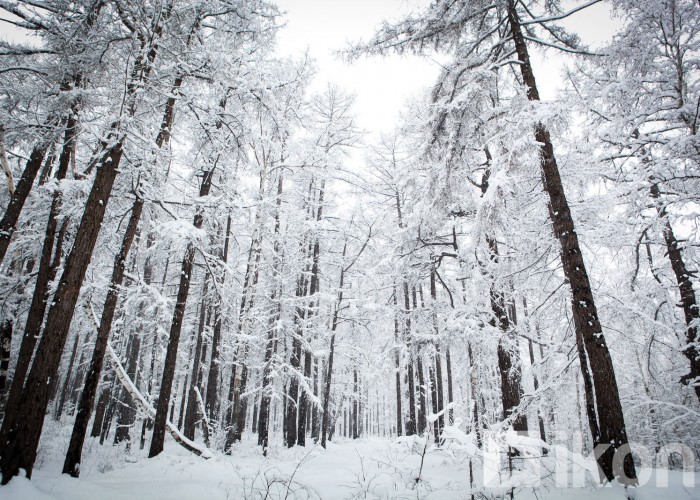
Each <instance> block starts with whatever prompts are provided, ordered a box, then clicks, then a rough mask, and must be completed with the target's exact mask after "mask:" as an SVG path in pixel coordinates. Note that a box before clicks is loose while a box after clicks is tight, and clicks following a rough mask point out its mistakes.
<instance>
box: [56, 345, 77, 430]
mask: <svg viewBox="0 0 700 500" xmlns="http://www.w3.org/2000/svg"><path fill="white" fill-rule="evenodd" d="M79 342H80V335H77V334H76V336H75V341H73V350H72V351H71V355H70V361H69V362H68V370H66V378H65V380H64V381H63V389H61V395H60V396H59V398H58V403H57V404H56V413H55V414H54V419H55V420H61V415H63V406H64V405H65V404H66V398H67V397H68V390H69V389H70V386H71V383H70V382H71V376H72V374H73V365H74V364H75V356H76V355H77V354H78V344H79Z"/></svg>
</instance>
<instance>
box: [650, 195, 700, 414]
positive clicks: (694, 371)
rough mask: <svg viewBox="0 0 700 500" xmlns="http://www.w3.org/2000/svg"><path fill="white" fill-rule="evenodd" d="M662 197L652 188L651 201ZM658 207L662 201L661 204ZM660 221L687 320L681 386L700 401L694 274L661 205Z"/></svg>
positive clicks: (699, 317) (697, 313) (698, 314)
mask: <svg viewBox="0 0 700 500" xmlns="http://www.w3.org/2000/svg"><path fill="white" fill-rule="evenodd" d="M660 196H661V193H660V192H659V186H658V184H656V183H654V184H652V185H651V197H652V198H653V199H655V200H658V199H659V197H660ZM657 203H658V201H657ZM657 211H658V213H659V217H661V218H663V229H662V232H663V235H664V240H665V242H666V253H667V254H668V259H669V260H670V261H671V268H672V269H673V274H674V276H675V277H676V283H678V290H679V291H680V296H681V304H680V305H681V307H682V308H683V315H684V317H685V324H686V330H685V337H686V341H687V345H686V346H685V347H684V348H683V355H684V356H685V357H686V358H688V361H689V363H690V369H689V371H688V373H687V374H685V375H683V377H682V378H681V383H683V384H688V385H690V386H691V387H693V388H694V389H695V395H696V397H697V398H698V401H700V348H699V347H698V322H700V311H698V305H697V300H696V297H695V290H694V289H693V282H692V281H691V280H690V274H691V273H690V271H688V268H687V267H686V265H685V260H683V254H682V252H681V249H680V248H679V246H678V240H677V239H676V235H675V233H674V232H673V228H672V227H671V223H670V222H669V220H668V218H667V215H668V214H667V213H666V208H665V207H663V206H661V205H660V204H658V205H657Z"/></svg>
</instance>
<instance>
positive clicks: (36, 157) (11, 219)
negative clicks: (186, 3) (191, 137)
mask: <svg viewBox="0 0 700 500" xmlns="http://www.w3.org/2000/svg"><path fill="white" fill-rule="evenodd" d="M103 5H104V2H93V3H92V5H91V6H90V7H89V8H88V10H87V12H86V13H85V14H86V15H85V21H84V23H85V24H84V25H83V26H82V27H81V29H80V30H79V32H78V33H76V34H75V35H76V36H87V35H88V34H89V33H90V31H91V30H92V28H93V27H94V25H95V22H96V21H97V18H98V16H99V13H100V11H101V9H102V7H103ZM151 55H152V57H150V56H151ZM153 58H155V53H153V54H149V61H150V62H151V63H152V62H153ZM134 74H136V73H132V75H134ZM82 85H83V74H82V73H81V72H80V71H77V72H74V73H72V74H70V76H68V77H67V78H66V79H65V80H63V81H62V82H61V84H60V91H61V92H65V93H66V95H70V92H71V91H74V90H75V89H77V88H80V87H81V86H82ZM132 90H135V88H132ZM77 115H78V102H76V101H73V102H72V103H71V106H70V111H69V113H68V116H67V118H66V119H65V121H64V120H62V119H59V118H57V117H56V116H52V117H49V118H48V119H47V120H46V125H47V128H48V129H51V128H53V127H55V126H56V125H60V126H61V127H63V126H65V132H64V133H65V140H64V142H63V151H62V153H61V154H62V155H63V154H67V157H68V156H70V151H72V152H73V154H75V153H74V149H73V146H74V138H75V135H76V134H77ZM69 137H70V139H69ZM53 142H54V138H51V137H49V138H45V139H42V140H41V141H40V142H39V144H37V145H36V146H35V147H34V148H33V149H32V152H31V154H30V155H29V159H28V160H27V163H26V166H25V168H24V171H23V172H22V177H21V178H20V180H19V182H18V183H17V186H16V188H15V191H14V193H13V194H12V196H11V197H10V203H9V204H8V206H7V209H6V210H5V215H4V216H3V218H2V220H0V265H1V264H2V262H3V260H4V258H5V254H6V253H7V249H8V247H9V246H10V241H11V239H12V234H13V233H14V231H15V228H16V226H17V221H18V220H19V216H20V214H21V212H22V208H23V207H24V203H25V201H26V200H27V197H28V196H29V192H30V191H31V189H32V185H33V184H34V179H35V178H36V176H37V174H38V172H39V169H40V168H41V166H42V163H43V161H44V157H45V156H46V155H47V153H48V154H49V157H50V159H51V161H50V162H47V165H49V166H50V164H51V163H52V162H53V158H51V157H52V156H53ZM66 148H69V149H66ZM66 167H67V164H66ZM117 167H118V165H117ZM44 170H45V171H48V169H47V168H45V169H44ZM46 175H48V174H46ZM64 175H65V171H64ZM57 177H58V175H57ZM43 181H45V175H44V172H42V179H40V182H42V183H43ZM107 198H109V196H107ZM55 199H56V196H55V195H54V200H55ZM106 203H107V201H106V200H105V205H106ZM51 242H52V243H53V239H51ZM85 258H86V259H87V258H88V257H87V255H86V256H85ZM40 298H41V299H42V300H44V294H42V295H41V296H40ZM41 320H43V315H42V317H41V318H40V320H39V321H40V322H41ZM21 382H22V383H24V379H22V380H21ZM20 389H22V387H20ZM3 470H4V469H3ZM28 474H29V472H28ZM3 484H4V483H3Z"/></svg>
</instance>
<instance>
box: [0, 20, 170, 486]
mask: <svg viewBox="0 0 700 500" xmlns="http://www.w3.org/2000/svg"><path fill="white" fill-rule="evenodd" d="M155 31H156V32H155V33H154V35H157V36H153V37H152V38H151V40H150V41H149V43H150V44H151V45H150V46H148V47H145V49H147V52H146V50H144V51H143V52H142V55H140V56H139V57H138V58H137V59H136V62H135V63H134V66H133V68H132V73H131V77H130V82H129V85H128V86H127V90H126V96H125V97H126V101H127V103H128V105H127V107H126V109H127V110H128V111H127V113H128V115H129V116H133V115H134V114H135V113H136V109H137V97H136V96H137V94H138V91H139V88H140V84H141V82H142V81H143V80H144V79H146V78H148V76H149V73H150V68H151V65H152V64H153V60H154V59H155V57H156V47H157V45H155V40H157V38H158V36H159V35H160V33H161V32H162V26H158V27H157V28H156V30H155ZM121 127H122V123H121V122H120V121H116V122H114V123H113V124H112V130H111V132H110V133H109V137H108V138H107V139H106V140H105V141H103V142H102V143H101V145H100V153H99V155H98V156H97V158H96V160H97V161H96V162H95V163H94V165H95V167H97V173H96V174H95V179H94V181H93V184H92V188H91V190H90V194H89V195H88V199H87V201H86V203H85V209H84V212H83V217H82V219H81V221H80V225H79V226H78V230H77V231H76V236H75V240H74V242H73V248H72V249H71V251H70V253H69V254H68V257H67V258H66V263H65V266H64V270H63V274H62V276H61V279H60V281H59V284H58V287H57V289H56V293H55V295H54V298H53V302H52V303H51V307H50V308H49V312H48V316H47V319H46V324H45V328H44V331H46V332H51V335H44V336H42V338H41V341H40V342H39V346H38V347H37V352H36V355H35V358H34V363H33V365H32V368H31V370H30V371H29V374H28V376H27V381H26V384H25V388H24V390H23V391H22V394H21V396H20V399H19V403H18V406H17V410H16V411H15V412H14V414H13V415H8V416H9V417H10V418H7V417H8V416H6V417H5V420H4V421H3V431H2V432H0V436H2V439H3V440H4V441H5V442H6V443H7V446H5V447H4V450H3V454H2V457H0V469H1V470H2V484H6V483H7V482H9V481H10V479H11V478H12V477H13V476H15V475H17V474H18V473H19V470H20V469H21V468H24V469H25V471H26V473H27V477H31V473H32V469H33V467H34V460H35V458H36V453H37V447H38V445H39V438H40V436H41V429H42V426H43V423H44V417H45V415H46V407H47V405H48V403H49V395H50V389H51V386H50V384H49V382H50V381H51V380H52V379H54V378H55V377H56V373H57V371H58V366H59V363H60V359H61V353H62V351H63V348H64V346H65V343H66V338H67V336H68V331H69V328H70V323H71V320H72V319H73V313H74V312H75V305H76V303H77V301H78V295H79V293H80V289H81V287H82V283H83V280H84V278H85V273H86V272H87V268H88V265H89V263H90V259H91V257H92V252H93V250H94V248H95V243H96V241H97V237H98V235H99V233H100V228H101V226H102V221H103V220H104V215H105V211H106V209H107V204H108V202H109V198H110V196H111V194H112V187H113V186H114V180H115V179H116V177H117V173H118V171H119V164H120V162H121V158H122V153H123V146H124V141H125V140H126V135H125V133H124V132H123V131H121Z"/></svg>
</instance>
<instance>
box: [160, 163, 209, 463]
mask: <svg viewBox="0 0 700 500" xmlns="http://www.w3.org/2000/svg"><path fill="white" fill-rule="evenodd" d="M213 177H214V169H213V168H211V169H210V170H207V171H205V172H204V174H203V177H202V185H201V186H200V188H199V197H200V198H203V197H205V196H208V195H209V191H210V189H211V184H212V178H213ZM201 210H202V209H201V208H198V209H197V213H196V214H195V216H194V221H193V224H192V225H193V226H194V227H195V228H196V229H200V228H201V227H202V223H203V222H204V216H203V215H202V212H201ZM194 251H195V248H194V244H193V243H192V242H189V243H187V248H186V249H185V255H184V257H183V258H182V267H181V270H180V284H179V286H178V291H177V299H176V302H175V309H174V311H173V320H172V323H171V325H170V335H169V338H168V348H167V350H166V353H165V365H164V367H163V377H162V379H161V382H160V392H159V394H158V406H157V407H156V416H155V419H154V422H153V437H152V439H151V448H150V450H149V451H148V457H149V458H152V457H155V456H156V455H158V454H159V453H160V452H162V451H163V444H164V441H165V432H166V429H165V424H166V421H167V417H168V406H169V405H170V394H171V391H172V386H173V380H174V378H175V368H176V364H177V348H178V346H179V344H180V332H181V331H182V322H183V319H184V316H185V307H186V306H187V297H188V296H189V293H190V282H191V279H192V267H193V265H194Z"/></svg>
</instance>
